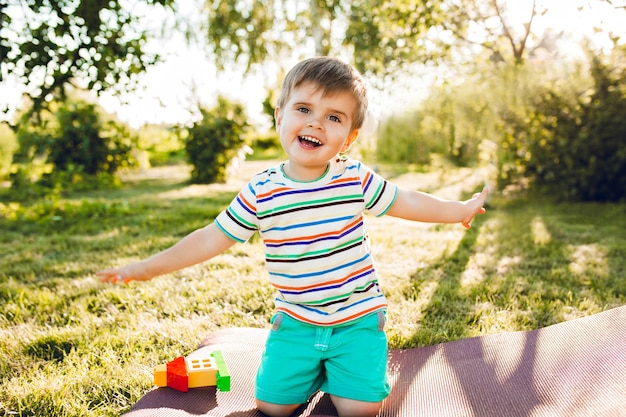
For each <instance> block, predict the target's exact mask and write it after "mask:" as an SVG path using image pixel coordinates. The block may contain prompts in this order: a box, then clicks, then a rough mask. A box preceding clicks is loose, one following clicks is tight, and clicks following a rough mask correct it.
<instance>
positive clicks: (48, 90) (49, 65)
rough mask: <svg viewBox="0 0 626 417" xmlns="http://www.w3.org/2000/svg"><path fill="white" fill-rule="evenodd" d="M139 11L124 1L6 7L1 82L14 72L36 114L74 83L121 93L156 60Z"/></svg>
mask: <svg viewBox="0 0 626 417" xmlns="http://www.w3.org/2000/svg"><path fill="white" fill-rule="evenodd" d="M139 2H140V3H145V4H146V5H150V6H154V5H161V6H164V7H165V6H171V5H173V4H174V0H140V1H139ZM138 9H139V8H138V7H134V6H132V7H131V6H129V5H127V4H126V2H124V1H121V0H79V1H73V0H61V1H56V0H54V1H53V0H28V1H20V2H17V3H16V4H13V5H9V6H6V7H3V8H2V9H0V25H1V26H0V30H1V31H2V33H3V36H2V37H0V56H2V60H1V61H0V81H2V80H3V79H4V77H5V76H6V74H9V73H10V74H12V76H14V77H17V78H18V80H19V81H20V82H21V83H23V84H24V85H26V86H28V92H29V95H30V98H31V99H32V103H33V109H34V110H35V111H36V112H37V111H38V110H39V109H42V108H45V107H46V106H47V104H48V103H49V102H50V99H51V97H58V98H60V99H61V100H63V99H64V97H65V88H66V87H67V86H68V85H70V84H72V82H73V80H75V79H83V80H86V81H87V82H88V86H87V88H88V89H89V90H91V91H95V92H99V91H103V90H105V89H108V88H111V87H118V88H120V89H122V88H123V87H124V86H125V85H128V84H130V81H132V80H133V79H134V78H135V76H136V75H137V74H139V73H141V72H143V71H144V70H145V69H146V67H147V66H149V65H151V64H152V63H154V62H155V61H156V59H157V56H156V55H155V54H152V53H148V52H147V51H145V50H144V46H145V43H146V41H147V34H146V32H145V31H142V30H141V27H142V26H141V25H140V22H141V19H142V17H143V16H142V15H141V14H140V13H138Z"/></svg>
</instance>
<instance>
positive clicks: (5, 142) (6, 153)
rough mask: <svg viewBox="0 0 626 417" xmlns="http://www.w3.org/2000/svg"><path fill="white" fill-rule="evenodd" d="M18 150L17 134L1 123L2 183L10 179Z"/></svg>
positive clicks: (0, 175) (0, 160) (0, 165)
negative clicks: (15, 153) (14, 155)
mask: <svg viewBox="0 0 626 417" xmlns="http://www.w3.org/2000/svg"><path fill="white" fill-rule="evenodd" d="M16 149H17V139H16V138H15V133H14V132H13V130H12V129H11V128H10V127H9V126H8V125H7V124H6V123H0V181H1V180H3V179H6V178H8V176H9V172H10V171H11V161H12V160H13V153H14V152H15V150H16Z"/></svg>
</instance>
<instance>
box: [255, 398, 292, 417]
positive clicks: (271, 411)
mask: <svg viewBox="0 0 626 417" xmlns="http://www.w3.org/2000/svg"><path fill="white" fill-rule="evenodd" d="M256 406H257V408H258V409H259V411H260V412H262V413H263V414H265V415H268V416H270V417H289V416H290V415H292V414H293V413H294V412H295V411H296V410H297V409H298V407H300V404H288V405H285V404H274V403H268V402H265V401H261V400H259V399H257V400H256Z"/></svg>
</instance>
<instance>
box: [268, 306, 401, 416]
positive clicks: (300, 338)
mask: <svg viewBox="0 0 626 417" xmlns="http://www.w3.org/2000/svg"><path fill="white" fill-rule="evenodd" d="M385 320H386V319H385V313H384V312H383V311H379V312H377V313H372V314H370V315H368V316H365V317H363V318H361V319H358V320H356V321H355V322H353V323H350V324H348V325H343V326H339V327H321V326H312V325H310V324H306V323H303V322H301V321H298V320H296V319H294V318H292V317H290V316H288V315H286V314H284V313H277V314H276V315H274V317H272V330H271V331H270V334H269V337H268V339H267V342H266V344H265V351H264V352H263V357H262V359H261V365H260V367H259V370H258V372H257V376H256V398H257V399H259V400H262V401H265V402H269V403H274V404H285V405H286V404H303V403H305V402H307V401H308V399H309V398H310V397H311V395H313V394H314V393H315V392H317V391H318V390H321V391H323V392H326V393H328V394H330V395H335V396H338V397H343V398H349V399H352V400H358V401H369V402H378V401H382V400H383V399H385V398H386V397H387V396H388V395H389V382H388V380H387V336H386V335H385V332H384V329H383V327H384V324H385Z"/></svg>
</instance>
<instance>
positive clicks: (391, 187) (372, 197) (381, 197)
mask: <svg viewBox="0 0 626 417" xmlns="http://www.w3.org/2000/svg"><path fill="white" fill-rule="evenodd" d="M359 176H360V178H361V186H362V188H363V197H364V199H365V208H366V209H367V210H368V211H369V212H370V213H372V214H373V215H375V216H382V215H384V214H385V213H386V212H387V211H388V210H389V209H390V208H391V206H392V205H393V203H394V201H396V197H397V195H398V187H397V186H396V185H395V184H392V183H390V182H389V181H387V180H386V179H384V178H383V177H381V176H380V175H378V174H377V173H375V172H374V171H372V170H371V169H370V168H368V167H367V166H365V165H363V164H361V163H359Z"/></svg>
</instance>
